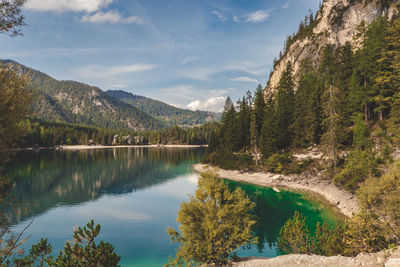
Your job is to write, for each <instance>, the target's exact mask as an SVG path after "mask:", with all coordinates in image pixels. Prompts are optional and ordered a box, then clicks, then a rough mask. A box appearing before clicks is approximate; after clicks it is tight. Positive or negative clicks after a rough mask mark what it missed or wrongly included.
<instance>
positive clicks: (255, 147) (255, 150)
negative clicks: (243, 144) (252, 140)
mask: <svg viewBox="0 0 400 267" xmlns="http://www.w3.org/2000/svg"><path fill="white" fill-rule="evenodd" d="M254 152H255V153H256V166H258V151H257V144H255V145H254Z"/></svg>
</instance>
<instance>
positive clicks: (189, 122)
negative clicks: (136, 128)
mask: <svg viewBox="0 0 400 267" xmlns="http://www.w3.org/2000/svg"><path fill="white" fill-rule="evenodd" d="M106 93H107V94H109V95H111V96H112V97H114V98H116V99H119V100H121V101H123V102H125V103H127V104H129V105H132V106H134V107H136V108H138V109H140V110H141V111H144V112H146V113H147V114H150V115H151V116H153V117H155V118H158V119H160V120H162V121H165V122H166V123H167V124H169V125H182V126H193V125H199V124H204V123H206V122H210V121H214V120H217V119H218V118H219V116H218V114H216V113H213V112H206V111H191V110H186V109H180V108H177V107H173V106H171V105H168V104H166V103H163V102H161V101H157V100H154V99H150V98H147V97H144V96H138V95H134V94H132V93H128V92H125V91H122V90H109V91H107V92H106Z"/></svg>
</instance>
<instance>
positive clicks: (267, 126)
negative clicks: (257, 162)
mask: <svg viewBox="0 0 400 267" xmlns="http://www.w3.org/2000/svg"><path fill="white" fill-rule="evenodd" d="M276 123H277V121H276V114H275V106H274V101H273V100H272V98H269V99H268V101H267V109H266V113H265V119H264V124H263V128H262V130H261V136H260V150H261V154H262V156H263V157H264V158H268V157H270V156H272V155H273V154H274V153H275V152H276V143H277V136H278V133H277V124H276Z"/></svg>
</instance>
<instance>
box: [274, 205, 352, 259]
mask: <svg viewBox="0 0 400 267" xmlns="http://www.w3.org/2000/svg"><path fill="white" fill-rule="evenodd" d="M343 232H344V231H343V227H342V226H341V225H340V224H337V225H336V227H330V226H329V225H328V224H327V223H326V222H324V223H322V224H321V223H320V222H318V223H317V225H316V231H315V234H314V235H311V234H310V231H309V230H308V227H307V226H306V218H305V217H303V215H302V214H301V213H299V212H298V211H296V212H295V214H294V216H293V218H292V219H289V220H288V221H287V222H286V223H285V225H284V226H283V227H282V229H281V230H280V232H279V239H278V247H279V248H280V249H281V250H283V251H284V252H286V253H296V254H317V255H325V256H333V255H338V254H342V253H343V251H344V243H343Z"/></svg>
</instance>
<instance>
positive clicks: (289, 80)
mask: <svg viewBox="0 0 400 267" xmlns="http://www.w3.org/2000/svg"><path fill="white" fill-rule="evenodd" d="M356 32H357V33H356V35H355V40H354V46H351V45H350V43H347V44H346V45H344V46H341V47H337V48H335V47H333V46H326V47H325V48H323V49H322V52H321V55H320V64H319V65H315V64H313V62H312V61H311V59H304V60H303V61H302V62H301V64H300V71H299V75H298V76H296V77H294V75H293V66H292V63H290V62H289V63H288V64H287V66H286V69H285V71H284V72H283V73H282V75H281V77H280V81H279V84H278V86H277V88H275V90H274V92H273V94H269V95H268V96H266V95H265V94H264V90H263V88H262V87H261V85H259V86H258V87H257V89H256V91H255V92H254V93H253V94H252V93H251V92H248V93H247V94H246V95H245V96H243V98H242V99H240V100H239V101H238V102H237V105H234V104H233V103H232V101H231V100H230V99H228V100H227V102H226V104H225V108H224V113H223V115H222V119H221V126H220V128H219V129H218V131H216V134H215V135H214V136H212V138H211V140H210V147H209V153H208V158H207V161H208V162H210V163H214V164H216V165H220V166H222V167H226V168H231V167H232V168H234V167H236V168H240V166H242V167H243V166H251V165H252V164H253V165H254V164H257V163H259V162H254V161H253V160H252V159H253V158H254V159H255V161H258V156H259V155H260V162H261V163H268V160H269V162H271V157H272V158H275V159H276V158H277V156H276V155H277V154H280V155H282V153H284V152H289V151H290V150H293V149H302V148H308V147H310V146H314V145H319V146H320V147H321V148H322V149H323V151H324V152H325V154H326V156H328V158H329V159H330V164H329V166H328V167H329V168H330V169H331V170H332V172H331V173H332V175H333V176H335V175H336V181H337V182H338V183H340V184H343V185H345V186H346V188H347V189H349V190H353V191H354V190H355V189H356V188H357V185H358V183H359V182H362V181H361V180H357V181H350V179H351V178H350V177H347V176H348V175H347V174H346V173H341V174H340V173H339V170H340V169H341V168H340V167H343V166H344V167H346V165H349V164H350V163H352V162H353V163H356V162H361V163H360V164H363V163H368V161H371V162H370V163H371V164H369V165H372V166H374V165H377V164H378V165H379V163H380V162H382V161H385V160H386V159H387V158H388V154H389V152H390V151H389V150H390V147H391V145H390V143H393V142H397V139H398V138H396V137H397V136H398V130H397V126H398V123H399V122H400V117H399V116H400V109H399V108H400V93H399V92H398V88H399V87H400V79H399V77H400V67H399V66H400V19H399V18H397V17H395V18H394V19H392V20H389V19H388V18H387V17H385V16H383V17H380V18H378V19H377V20H375V21H373V22H372V23H370V24H369V25H366V23H365V22H362V23H361V24H360V25H359V26H358V27H357V31H356ZM383 133H384V134H383ZM385 135H386V137H387V138H384V136H385ZM377 141H379V142H378V143H379V146H380V148H379V149H380V150H379V151H377V150H376V149H375V148H374V147H373V143H376V142H377ZM385 149H386V151H385ZM343 150H351V152H350V155H348V156H347V157H346V161H345V162H344V161H343V157H341V151H343ZM375 152H376V153H375ZM251 154H253V157H249V155H251ZM374 154H375V155H376V154H379V155H380V156H379V159H377V158H374ZM255 155H257V157H256V156H255ZM364 165H368V164H364ZM360 167H361V166H360ZM366 169H368V168H366ZM358 171H360V170H358ZM367 172H368V173H369V174H373V173H374V172H375V170H374V168H373V167H371V168H370V169H369V170H367ZM360 176H362V175H360ZM357 179H358V178H357ZM360 179H361V178H360Z"/></svg>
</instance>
